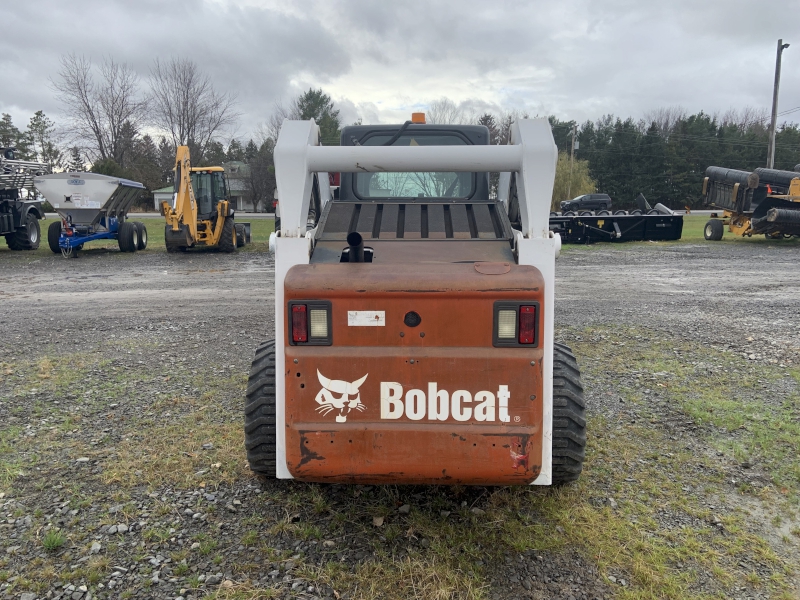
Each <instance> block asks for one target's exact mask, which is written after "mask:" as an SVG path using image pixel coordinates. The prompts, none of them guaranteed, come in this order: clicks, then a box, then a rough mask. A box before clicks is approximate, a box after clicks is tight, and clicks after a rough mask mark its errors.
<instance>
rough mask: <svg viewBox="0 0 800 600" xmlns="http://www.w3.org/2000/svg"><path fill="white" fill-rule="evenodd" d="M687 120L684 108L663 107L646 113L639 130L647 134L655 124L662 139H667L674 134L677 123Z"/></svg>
mask: <svg viewBox="0 0 800 600" xmlns="http://www.w3.org/2000/svg"><path fill="white" fill-rule="evenodd" d="M685 118H686V109H685V108H683V107H682V106H662V107H661V108H656V109H653V110H649V111H647V112H646V113H644V117H643V118H642V120H641V121H640V124H639V129H640V131H641V132H642V133H647V130H648V129H649V127H650V126H651V125H652V124H653V123H655V124H656V127H658V132H659V134H660V135H661V137H664V138H667V137H669V134H670V133H672V130H673V129H674V128H675V125H676V123H678V121H682V120H683V119H685Z"/></svg>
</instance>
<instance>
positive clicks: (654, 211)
mask: <svg viewBox="0 0 800 600" xmlns="http://www.w3.org/2000/svg"><path fill="white" fill-rule="evenodd" d="M647 214H648V215H660V214H661V213H660V212H658V211H657V210H656V209H655V208H651V209H650V210H648V211H647Z"/></svg>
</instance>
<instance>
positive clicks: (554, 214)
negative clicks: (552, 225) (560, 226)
mask: <svg viewBox="0 0 800 600" xmlns="http://www.w3.org/2000/svg"><path fill="white" fill-rule="evenodd" d="M550 216H551V217H557V216H558V213H557V212H553V211H552V210H551V211H550Z"/></svg>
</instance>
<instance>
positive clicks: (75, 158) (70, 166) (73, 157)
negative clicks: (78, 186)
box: [65, 146, 86, 173]
mask: <svg viewBox="0 0 800 600" xmlns="http://www.w3.org/2000/svg"><path fill="white" fill-rule="evenodd" d="M65 168H66V169H67V171H69V172H71V173H79V172H81V171H83V170H84V169H86V162H85V161H84V160H83V156H81V149H80V148H79V147H78V146H73V147H72V148H70V149H69V160H68V161H67V164H66V165H65Z"/></svg>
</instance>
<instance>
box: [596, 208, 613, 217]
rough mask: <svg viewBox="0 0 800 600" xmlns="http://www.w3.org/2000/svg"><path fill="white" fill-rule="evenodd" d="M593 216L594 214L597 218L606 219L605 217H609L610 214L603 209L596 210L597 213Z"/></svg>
mask: <svg viewBox="0 0 800 600" xmlns="http://www.w3.org/2000/svg"><path fill="white" fill-rule="evenodd" d="M595 214H596V215H597V216H598V217H607V216H610V215H611V213H610V212H609V211H607V210H606V209H603V210H598V211H597V212H596V213H595Z"/></svg>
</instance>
